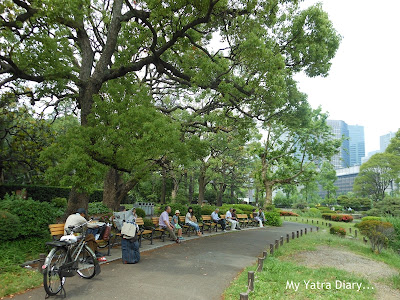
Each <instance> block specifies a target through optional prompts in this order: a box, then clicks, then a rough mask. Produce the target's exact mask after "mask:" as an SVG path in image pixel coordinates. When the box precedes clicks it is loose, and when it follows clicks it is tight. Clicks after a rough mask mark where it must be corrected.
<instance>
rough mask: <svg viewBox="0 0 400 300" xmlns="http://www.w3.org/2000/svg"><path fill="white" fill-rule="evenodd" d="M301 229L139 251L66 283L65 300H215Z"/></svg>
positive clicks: (288, 226) (39, 295)
mask: <svg viewBox="0 0 400 300" xmlns="http://www.w3.org/2000/svg"><path fill="white" fill-rule="evenodd" d="M305 227H307V228H309V227H311V226H310V225H307V226H306V225H305V224H299V223H291V222H285V223H284V225H283V226H282V227H265V228H254V229H252V230H242V231H235V232H228V233H225V234H218V235H214V236H209V237H204V238H197V239H192V240H187V241H185V242H183V243H182V244H180V245H177V244H175V243H170V242H167V241H166V242H165V243H166V244H167V245H166V246H164V247H161V248H157V249H154V250H151V251H145V252H142V253H141V261H140V263H139V264H135V265H123V264H122V263H121V261H120V260H117V261H115V262H111V263H108V264H103V265H102V272H101V274H100V275H99V276H97V277H94V278H93V279H91V280H84V279H81V278H79V276H75V277H72V278H67V282H66V285H65V289H66V291H67V298H66V299H84V300H86V299H88V300H89V299H93V300H103V299H104V300H106V299H139V300H141V299H145V300H146V299H160V300H169V299H174V300H180V299H182V300H183V299H184V300H189V299H207V300H209V299H220V298H221V295H222V293H223V292H224V290H225V289H226V288H227V287H228V286H229V284H230V282H231V281H232V280H233V279H234V278H235V277H236V276H237V274H238V273H239V272H240V271H241V270H242V269H243V268H245V267H247V266H249V265H251V264H253V263H255V262H256V259H257V257H258V256H261V254H262V251H264V250H266V249H267V245H269V244H270V243H273V242H274V241H275V239H278V238H279V237H280V236H286V233H291V232H292V231H295V230H299V229H301V228H305ZM144 243H147V242H146V241H144ZM160 243H161V242H160ZM114 251H116V250H114ZM119 252H120V250H119ZM44 296H45V292H44V289H43V287H42V288H37V289H34V290H32V291H29V292H27V293H25V294H22V295H19V296H16V297H15V298H14V299H32V300H35V299H41V300H42V299H44ZM52 298H55V299H56V298H59V297H52Z"/></svg>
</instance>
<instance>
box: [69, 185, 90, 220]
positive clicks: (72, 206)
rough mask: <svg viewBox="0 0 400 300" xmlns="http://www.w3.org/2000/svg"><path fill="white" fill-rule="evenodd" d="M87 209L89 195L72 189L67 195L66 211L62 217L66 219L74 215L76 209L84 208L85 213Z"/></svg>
mask: <svg viewBox="0 0 400 300" xmlns="http://www.w3.org/2000/svg"><path fill="white" fill-rule="evenodd" d="M88 207H89V195H88V194H87V193H81V192H78V191H77V190H76V188H74V187H73V188H72V189H71V192H70V193H69V197H68V206H67V211H66V214H65V216H64V217H65V219H66V218H67V217H68V216H69V215H71V214H73V213H75V212H76V211H77V210H78V208H84V209H86V212H87V211H88Z"/></svg>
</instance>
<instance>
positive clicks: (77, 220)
mask: <svg viewBox="0 0 400 300" xmlns="http://www.w3.org/2000/svg"><path fill="white" fill-rule="evenodd" d="M85 217H86V210H85V209H84V208H78V210H77V211H76V213H75V214H72V215H70V216H69V217H68V218H67V220H66V221H65V225H64V234H67V233H66V229H68V227H69V226H74V227H75V226H79V225H82V224H85V223H86V222H87V220H86V219H85ZM87 227H88V228H96V227H97V225H95V224H91V223H88V224H87ZM85 241H86V244H87V245H88V246H89V248H90V249H92V251H93V252H94V253H95V254H96V256H97V257H101V256H103V254H101V253H99V252H97V246H98V245H97V243H96V240H95V238H94V235H93V234H86V237H85Z"/></svg>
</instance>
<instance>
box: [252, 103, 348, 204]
mask: <svg viewBox="0 0 400 300" xmlns="http://www.w3.org/2000/svg"><path fill="white" fill-rule="evenodd" d="M326 118H327V115H326V114H323V113H321V111H320V109H317V110H313V109H311V108H310V107H308V105H307V104H304V107H302V109H300V110H296V111H294V112H293V115H292V116H289V115H288V119H286V120H285V121H284V120H283V119H278V120H277V121H276V122H274V123H269V124H264V129H265V130H266V134H265V140H264V141H263V144H261V143H258V144H256V145H255V150H254V151H255V153H256V154H257V155H258V157H259V158H260V166H259V167H260V179H261V181H262V183H263V185H264V188H265V193H266V196H265V203H264V205H270V204H272V192H273V190H274V188H275V187H276V186H278V185H283V184H293V183H294V184H301V183H302V182H303V183H305V182H308V181H310V180H311V178H312V177H315V176H316V174H317V173H316V172H315V168H312V167H311V166H312V165H314V164H318V163H320V162H321V161H324V160H330V158H331V157H332V155H334V154H335V153H336V152H337V151H338V150H337V149H338V148H339V146H340V140H334V139H333V137H332V133H331V128H330V127H329V126H328V125H327V124H326Z"/></svg>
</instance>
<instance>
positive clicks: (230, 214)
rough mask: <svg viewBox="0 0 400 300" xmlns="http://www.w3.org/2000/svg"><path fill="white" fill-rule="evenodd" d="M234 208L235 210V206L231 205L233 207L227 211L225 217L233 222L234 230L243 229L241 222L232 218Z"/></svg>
mask: <svg viewBox="0 0 400 300" xmlns="http://www.w3.org/2000/svg"><path fill="white" fill-rule="evenodd" d="M232 210H233V208H232V207H231V208H230V209H229V210H228V211H227V212H226V214H225V219H226V221H227V222H229V223H231V226H232V230H233V229H236V230H241V229H240V226H239V222H238V221H235V220H233V219H232Z"/></svg>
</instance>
